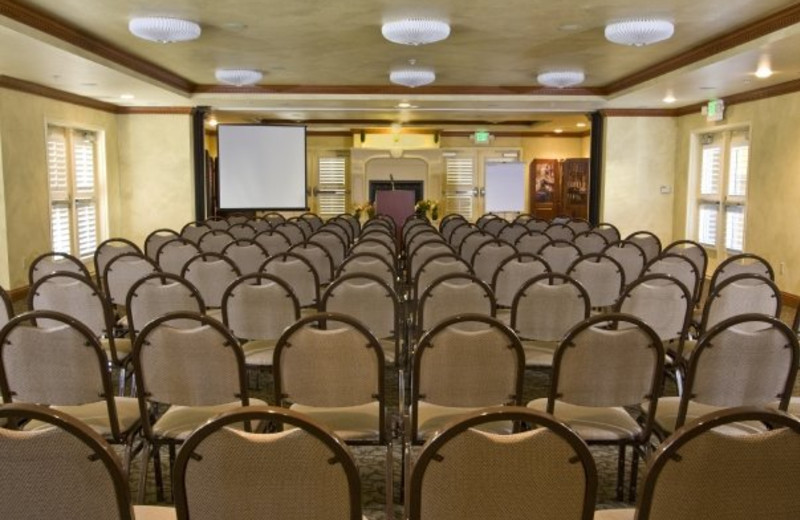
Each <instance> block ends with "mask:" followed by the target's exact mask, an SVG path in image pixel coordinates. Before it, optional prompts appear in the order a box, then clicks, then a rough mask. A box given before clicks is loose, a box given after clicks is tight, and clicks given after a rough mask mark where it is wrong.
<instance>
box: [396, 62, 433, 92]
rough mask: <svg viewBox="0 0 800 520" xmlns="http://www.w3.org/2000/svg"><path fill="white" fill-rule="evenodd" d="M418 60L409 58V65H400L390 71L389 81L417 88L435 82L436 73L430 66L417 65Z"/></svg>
mask: <svg viewBox="0 0 800 520" xmlns="http://www.w3.org/2000/svg"><path fill="white" fill-rule="evenodd" d="M416 63H417V62H416V60H408V66H406V67H398V68H396V69H394V70H392V71H391V72H390V73H389V81H391V82H392V83H394V84H396V85H403V86H404V87H409V88H415V87H421V86H422V85H427V84H429V83H433V82H434V81H435V80H436V73H435V72H434V71H433V69H432V68H429V67H417V66H416Z"/></svg>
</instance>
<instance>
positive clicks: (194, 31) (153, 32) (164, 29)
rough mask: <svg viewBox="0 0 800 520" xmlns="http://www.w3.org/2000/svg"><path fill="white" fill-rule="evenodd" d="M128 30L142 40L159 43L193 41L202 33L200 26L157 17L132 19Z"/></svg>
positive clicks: (184, 21) (176, 19) (189, 22)
mask: <svg viewBox="0 0 800 520" xmlns="http://www.w3.org/2000/svg"><path fill="white" fill-rule="evenodd" d="M128 30H129V31H130V32H131V33H132V34H133V35H134V36H138V37H139V38H142V39H143V40H150V41H153V42H160V43H172V42H185V41H189V40H195V39H197V38H199V37H200V33H201V32H202V31H201V29H200V25H198V24H197V23H195V22H191V21H189V20H179V19H178V18H164V17H158V16H151V17H144V18H132V19H131V21H130V22H128Z"/></svg>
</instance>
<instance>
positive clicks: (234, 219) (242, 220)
mask: <svg viewBox="0 0 800 520" xmlns="http://www.w3.org/2000/svg"><path fill="white" fill-rule="evenodd" d="M225 220H227V221H228V226H235V225H237V224H246V223H247V221H248V220H250V217H248V216H247V215H245V214H244V213H232V214H230V215H227V216H226V217H225ZM228 229H230V227H229V228H228Z"/></svg>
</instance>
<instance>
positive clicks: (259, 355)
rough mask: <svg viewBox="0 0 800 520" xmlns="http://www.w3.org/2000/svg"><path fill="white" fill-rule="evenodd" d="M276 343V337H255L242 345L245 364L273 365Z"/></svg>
mask: <svg viewBox="0 0 800 520" xmlns="http://www.w3.org/2000/svg"><path fill="white" fill-rule="evenodd" d="M276 343H277V340H274V339H254V340H252V341H248V342H247V343H245V344H244V345H242V350H243V351H244V363H245V365H248V366H259V367H271V366H272V358H273V355H274V354H275V345H276Z"/></svg>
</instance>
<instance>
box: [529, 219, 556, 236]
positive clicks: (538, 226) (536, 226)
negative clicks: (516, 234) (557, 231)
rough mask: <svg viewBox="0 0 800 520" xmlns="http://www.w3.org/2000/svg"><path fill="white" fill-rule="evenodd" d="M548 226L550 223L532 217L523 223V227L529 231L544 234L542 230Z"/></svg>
mask: <svg viewBox="0 0 800 520" xmlns="http://www.w3.org/2000/svg"><path fill="white" fill-rule="evenodd" d="M549 225H550V222H549V221H547V220H545V219H542V218H537V217H533V218H530V219H528V220H527V221H525V227H526V228H528V229H529V230H530V231H538V232H540V233H544V230H545V229H547V227H548V226H549Z"/></svg>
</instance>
